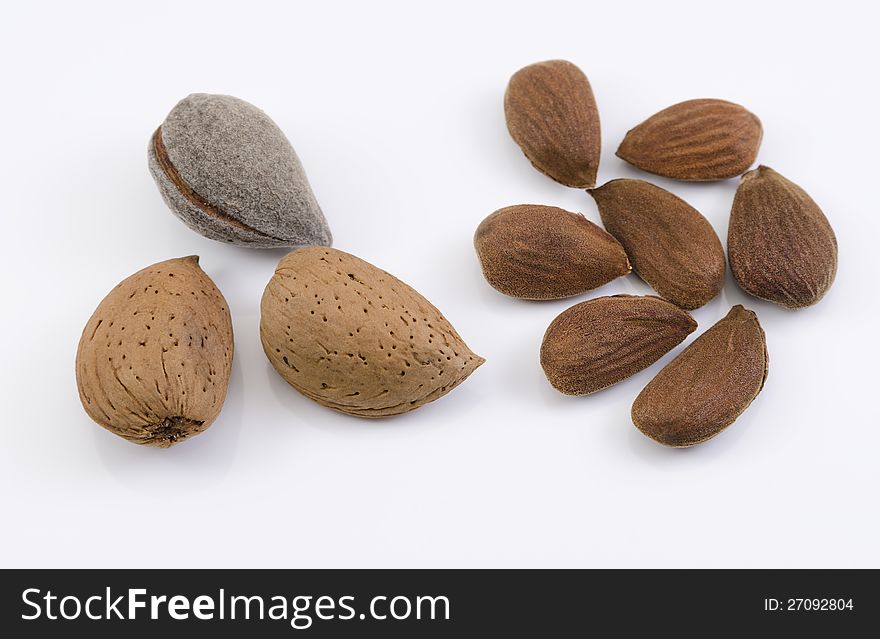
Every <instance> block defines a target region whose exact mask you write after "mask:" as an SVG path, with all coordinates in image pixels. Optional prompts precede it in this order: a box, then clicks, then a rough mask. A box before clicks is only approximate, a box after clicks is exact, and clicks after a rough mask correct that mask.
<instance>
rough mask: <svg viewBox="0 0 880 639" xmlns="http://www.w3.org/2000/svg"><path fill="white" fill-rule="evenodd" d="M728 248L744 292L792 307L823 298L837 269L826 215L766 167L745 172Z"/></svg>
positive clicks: (728, 234) (732, 212)
mask: <svg viewBox="0 0 880 639" xmlns="http://www.w3.org/2000/svg"><path fill="white" fill-rule="evenodd" d="M727 252H728V258H729V259H730V270H731V271H733V276H734V278H735V279H736V281H737V283H739V285H740V286H741V287H742V289H743V290H744V291H746V292H747V293H750V294H751V295H754V296H755V297H759V298H761V299H764V300H768V301H770V302H775V303H777V304H781V305H782V306H786V307H788V308H803V307H805V306H810V305H811V304H815V303H816V302H818V301H819V300H820V299H822V297H823V296H824V295H825V293H827V292H828V289H829V288H831V284H832V283H833V282H834V276H835V275H836V274H837V238H836V237H835V235H834V230H833V229H832V228H831V224H829V222H828V219H827V218H826V217H825V214H824V213H822V210H821V209H820V208H819V206H818V205H817V204H816V203H815V202H814V201H813V199H812V198H811V197H810V196H809V195H807V193H806V192H805V191H804V190H803V189H802V188H801V187H799V186H798V185H797V184H795V183H794V182H792V181H791V180H788V179H786V178H784V177H783V176H782V175H780V174H779V173H777V172H776V171H774V170H773V169H771V168H769V167H766V166H759V167H758V168H757V169H755V170H754V171H749V172H748V173H746V174H745V175H744V176H743V177H742V181H741V182H740V185H739V187H738V188H737V190H736V196H735V197H734V200H733V208H732V209H731V213H730V228H729V230H728V233H727Z"/></svg>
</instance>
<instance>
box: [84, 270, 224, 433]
mask: <svg viewBox="0 0 880 639" xmlns="http://www.w3.org/2000/svg"><path fill="white" fill-rule="evenodd" d="M232 356H233V338H232V319H231V317H230V314H229V308H228V305H227V304H226V300H225V299H224V298H223V295H222V293H220V291H219V290H218V289H217V287H216V286H215V284H214V282H213V281H211V278H209V277H208V276H207V275H206V274H205V272H204V271H202V269H201V268H199V262H198V257H196V256H190V257H184V258H179V259H173V260H167V261H164V262H159V263H158V264H153V265H152V266H149V267H147V268H145V269H143V270H141V271H138V272H137V273H135V274H134V275H132V276H131V277H128V278H126V279H125V280H123V281H122V282H121V283H120V284H119V285H118V286H116V288H114V289H113V290H112V291H111V292H110V293H109V294H108V295H107V297H105V298H104V300H103V301H102V302H101V303H100V304H99V305H98V308H97V309H96V310H95V312H94V314H93V315H92V317H91V318H90V319H89V321H88V323H87V324H86V326H85V329H84V330H83V333H82V337H81V338H80V342H79V348H78V349H77V354H76V381H77V387H78V389H79V396H80V400H81V401H82V405H83V408H84V409H85V411H86V413H88V415H89V417H91V418H92V419H93V420H94V421H95V422H97V423H98V424H100V425H101V426H103V427H104V428H106V429H107V430H109V431H110V432H112V433H115V434H117V435H119V436H120V437H124V438H125V439H127V440H129V441H131V442H134V443H136V444H146V445H150V446H158V447H163V448H164V447H168V446H171V445H172V444H176V443H178V442H180V441H182V440H184V439H186V438H188V437H192V436H193V435H196V434H198V433H200V432H202V431H204V430H205V429H206V428H208V426H210V425H211V423H212V422H213V421H214V420H215V419H216V418H217V415H218V414H219V413H220V409H221V408H222V406H223V402H224V400H225V398H226V391H227V388H228V386H229V376H230V372H231V369H232Z"/></svg>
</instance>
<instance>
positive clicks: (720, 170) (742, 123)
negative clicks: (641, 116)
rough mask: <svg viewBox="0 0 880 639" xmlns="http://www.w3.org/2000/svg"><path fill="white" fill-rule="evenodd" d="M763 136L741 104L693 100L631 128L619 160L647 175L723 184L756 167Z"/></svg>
mask: <svg viewBox="0 0 880 639" xmlns="http://www.w3.org/2000/svg"><path fill="white" fill-rule="evenodd" d="M762 137H763V129H762V127H761V121H760V120H759V119H758V117H757V116H756V115H755V114H753V113H751V112H749V111H748V110H746V109H745V108H744V107H742V106H740V105H738V104H734V103H733V102H727V101H725V100H715V99H699V100H687V101H686V102H680V103H678V104H674V105H672V106H671V107H667V108H665V109H663V110H662V111H660V112H659V113H655V114H654V115H652V116H651V117H650V118H648V119H647V120H645V121H644V122H642V123H641V124H639V125H638V126H636V127H635V128H634V129H631V130H630V131H629V132H628V133H627V134H626V137H624V139H623V142H621V144H620V147H619V148H618V149H617V156H618V157H619V158H621V159H622V160H626V161H627V162H629V163H630V164H632V165H633V166H636V167H638V168H640V169H642V170H643V171H648V172H649V173H655V174H656V175H663V176H665V177H670V178H675V179H678V180H691V181H710V180H723V179H726V178H731V177H735V176H737V175H741V174H742V173H743V172H744V171H746V170H747V169H748V168H749V167H750V166H751V165H752V163H754V161H755V158H756V157H757V155H758V148H759V147H760V146H761V138H762Z"/></svg>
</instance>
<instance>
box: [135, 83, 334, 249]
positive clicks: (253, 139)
mask: <svg viewBox="0 0 880 639" xmlns="http://www.w3.org/2000/svg"><path fill="white" fill-rule="evenodd" d="M148 156H149V167H150V173H152V175H153V179H155V180H156V184H157V185H158V186H159V191H160V192H161V194H162V197H163V199H164V200H165V203H166V204H167V205H168V207H169V208H170V209H171V211H172V212H173V213H174V214H175V215H177V216H178V217H179V218H180V219H181V220H183V222H184V223H185V224H186V225H187V226H189V227H190V228H191V229H193V230H194V231H196V232H198V233H201V234H202V235H204V236H205V237H209V238H211V239H214V240H218V241H220V242H228V243H231V244H238V245H241V246H249V247H254V248H272V247H278V246H305V245H310V244H316V245H328V244H330V242H331V239H332V238H331V236H330V229H329V228H328V227H327V221H326V220H325V219H324V214H323V213H322V212H321V207H319V206H318V202H317V201H316V200H315V195H314V194H313V193H312V189H311V187H310V186H309V181H308V178H306V174H305V171H303V167H302V164H300V161H299V158H298V157H297V155H296V152H295V151H294V150H293V147H292V146H290V142H288V141H287V138H286V137H285V136H284V133H282V132H281V130H280V129H279V128H278V127H277V126H276V125H275V123H274V122H273V121H272V120H271V119H270V118H269V116H267V115H266V114H265V113H263V112H262V111H260V110H259V109H258V108H257V107H255V106H254V105H252V104H249V103H247V102H245V101H244V100H239V99H238V98H234V97H232V96H228V95H208V94H205V93H194V94H193V95H190V96H189V97H187V98H184V99H183V100H181V101H180V102H178V103H177V106H175V107H174V108H173V109H172V110H171V113H169V114H168V117H167V118H165V121H164V122H163V123H162V125H161V126H160V127H159V128H158V129H156V132H155V133H154V134H153V137H152V138H151V140H150V145H149V149H148Z"/></svg>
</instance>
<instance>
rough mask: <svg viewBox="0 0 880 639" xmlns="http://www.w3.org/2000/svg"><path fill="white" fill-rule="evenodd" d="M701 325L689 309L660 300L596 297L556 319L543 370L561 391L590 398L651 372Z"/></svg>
mask: <svg viewBox="0 0 880 639" xmlns="http://www.w3.org/2000/svg"><path fill="white" fill-rule="evenodd" d="M696 327H697V323H696V322H695V321H694V319H693V318H692V317H691V316H690V315H689V314H688V313H687V312H686V311H683V310H681V309H680V308H678V307H677V306H675V305H674V304H671V303H669V302H667V301H666V300H663V299H660V298H659V297H654V296H650V295H647V296H636V295H612V296H609V297H597V298H595V299H592V300H588V301H586V302H581V303H580V304H576V305H575V306H572V307H571V308H569V309H568V310H566V311H563V312H562V313H561V314H560V315H559V316H558V317H557V318H556V319H554V320H553V322H552V323H551V324H550V326H549V327H548V328H547V332H546V333H545V334H544V341H543V342H542V344H541V366H542V367H543V369H544V374H545V375H546V376H547V380H548V381H549V382H550V384H552V385H553V387H554V388H556V390H558V391H560V392H561V393H565V394H566V395H588V394H590V393H595V392H596V391H599V390H602V389H603V388H606V387H608V386H611V385H612V384H616V383H617V382H619V381H621V380H624V379H626V378H627V377H630V376H632V375H635V374H636V373H638V372H639V371H641V370H642V369H645V368H647V367H648V366H650V365H651V364H653V363H654V362H656V361H657V360H658V359H660V358H661V357H662V356H663V355H665V354H666V353H668V352H669V351H670V350H672V349H673V348H675V346H677V345H678V344H680V343H681V342H682V340H684V338H686V337H687V336H688V335H689V334H690V333H692V332H693V331H694V329H696Z"/></svg>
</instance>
